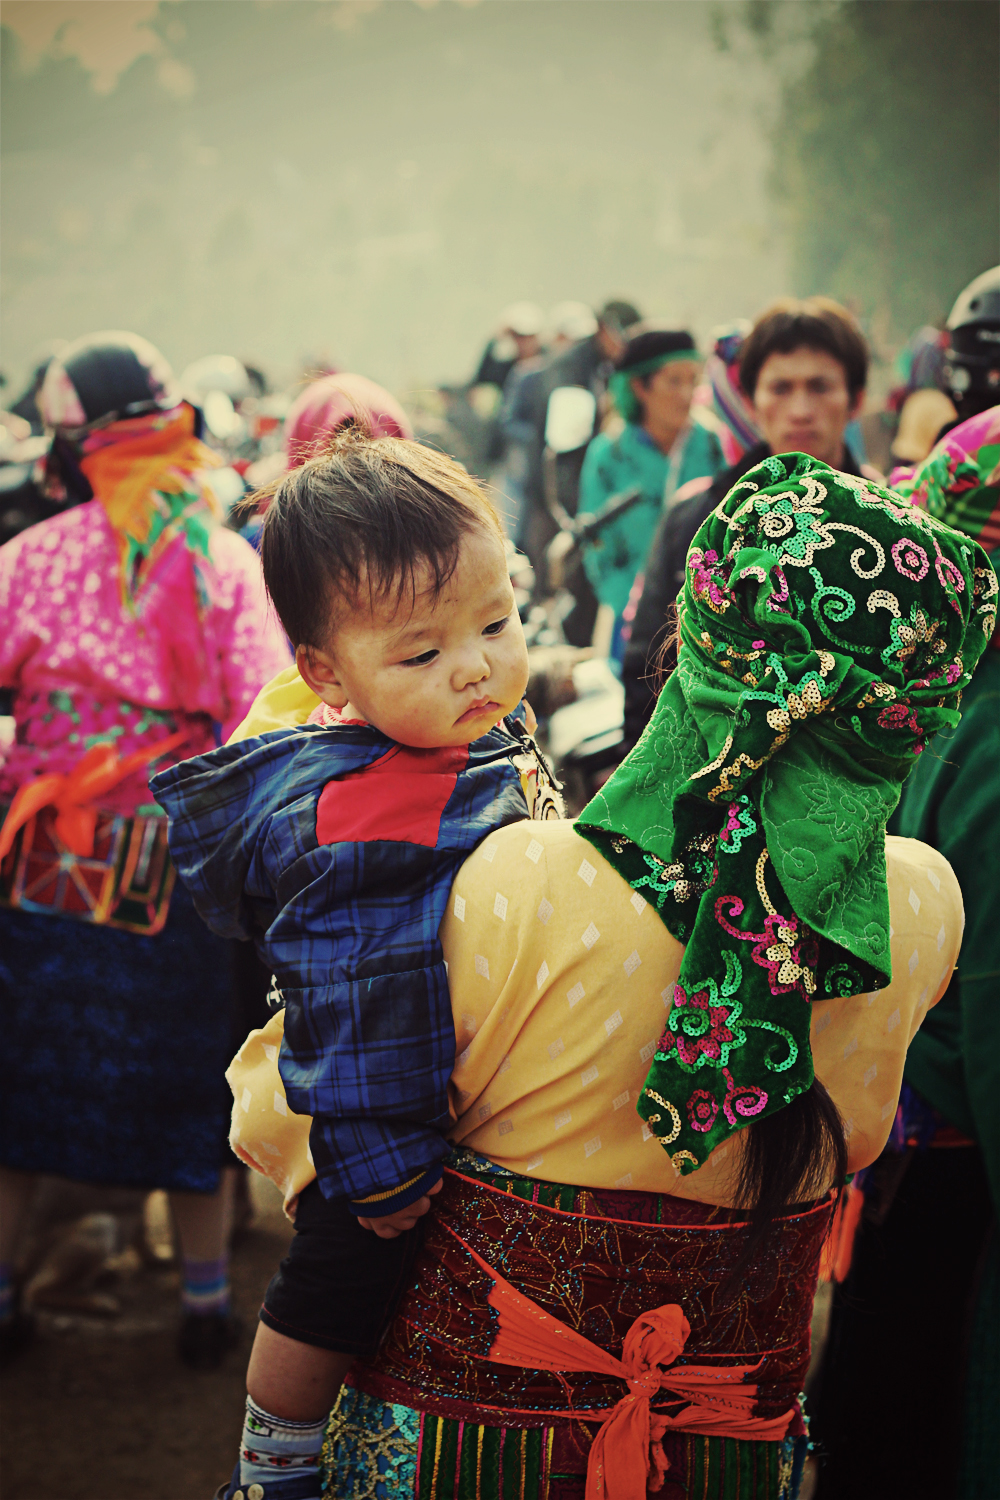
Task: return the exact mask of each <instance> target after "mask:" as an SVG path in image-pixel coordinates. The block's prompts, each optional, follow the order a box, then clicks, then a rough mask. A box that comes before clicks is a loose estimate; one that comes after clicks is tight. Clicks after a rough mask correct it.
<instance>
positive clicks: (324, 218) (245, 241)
mask: <svg viewBox="0 0 1000 1500" xmlns="http://www.w3.org/2000/svg"><path fill="white" fill-rule="evenodd" d="M998 15H1000V9H998V7H997V6H996V5H995V4H992V3H991V0H893V3H888V0H846V3H843V4H838V3H836V0H816V3H813V0H790V3H774V4H768V3H766V0H750V3H749V4H744V3H741V0H731V3H726V4H715V3H710V0H480V3H458V0H440V3H428V0H424V3H420V4H418V3H416V0H319V3H314V0H164V3H157V0H7V3H6V4H5V5H3V8H2V11H0V20H2V23H3V28H4V29H3V33H2V57H0V62H2V78H0V87H2V137H0V141H2V165H3V177H2V210H3V212H2V278H3V279H2V324H0V332H2V368H3V371H4V373H5V374H6V375H7V377H8V380H9V381H10V384H11V387H12V388H14V389H15V390H16V389H19V388H20V385H21V383H22V382H23V381H24V380H25V379H26V377H27V373H28V370H29V367H30V364H31V362H32V359H33V357H34V356H35V355H36V353H37V352H38V351H39V350H40V348H41V346H43V345H44V344H45V343H46V341H48V340H52V339H58V338H73V337H76V336H77V335H79V334H82V333H86V332H89V331H92V330H95V329H98V328H101V327H121V328H130V329H134V330H135V331H137V332H140V333H142V334H144V335H145V336H146V337H148V338H150V339H152V340H153V341H154V342H155V343H156V344H158V345H159V346H160V347H161V348H162V349H163V351H164V353H166V355H167V356H168V358H169V359H170V360H171V362H172V363H173V364H174V366H175V368H177V369H178V370H179V369H181V368H182V367H183V366H184V365H185V364H187V363H188V362H189V361H190V360H192V359H194V358H196V357H197V356H199V355H202V354H207V353H231V354H235V355H237V356H239V357H242V358H244V359H250V360H253V361H254V362H255V363H260V364H262V365H263V367H264V368H265V369H266V371H267V372H268V374H269V376H270V377H271V378H272V380H273V381H275V382H277V383H279V384H280V383H283V382H284V381H286V380H288V379H290V378H292V377H293V376H294V375H295V374H296V373H297V372H298V371H299V370H300V369H301V368H302V366H303V364H306V365H316V364H318V363H320V362H322V361H325V360H330V361H333V362H334V363H335V364H337V365H338V366H340V367H341V368H346V369H356V370H361V371H363V372H364V373H366V374H368V375H370V376H371V377H373V378H374V379H375V380H378V381H380V382H382V383H383V384H385V385H387V386H389V387H390V388H391V389H393V390H396V391H397V392H399V393H400V394H402V395H404V397H405V396H406V395H407V394H409V393H412V392H414V391H416V390H418V389H420V388H422V387H425V386H427V385H429V384H433V383H437V382H439V381H449V380H454V381H459V380H462V379H464V378H468V376H469V375H471V373H472V370H473V368H474V366H475V362H476V359H477V356H478V354H479V352H480V351H481V348H482V346H483V344H484V343H485V341H486V339H487V337H488V336H489V334H490V333H491V332H492V331H493V329H494V328H495V326H496V322H497V316H498V314H499V312H500V310H501V308H503V306H504V305H505V304H506V303H508V302H511V301H514V300H519V299H523V298H528V299H531V300H534V301H537V302H540V303H541V304H542V305H543V306H550V305H551V304H552V303H554V302H557V301H560V300H562V299H566V298H577V299H581V300H583V301H586V302H590V303H591V304H593V305H598V304H600V303H601V302H603V301H605V300H606V299H607V298H609V297H627V298H628V299H629V300H632V301H635V302H636V303H637V304H638V305H639V307H640V308H641V309H642V311H643V312H644V313H645V314H647V315H655V316H660V317H665V318H668V319H671V320H672V321H674V322H675V323H677V324H678V325H682V326H688V327H691V328H692V330H693V331H694V332H695V333H696V334H697V335H698V336H700V337H702V338H704V336H705V335H706V334H707V332H708V330H709V329H710V328H711V327H712V326H713V325H714V324H717V323H719V322H722V321H723V320H727V319H731V318H734V317H740V316H753V315H754V314H755V313H757V312H758V311H760V310H761V308H762V307H763V306H764V305H765V304H766V303H767V302H768V301H769V300H770V299H772V298H774V297H775V296H778V295H780V294H782V293H787V292H789V291H794V292H799V293H808V292H814V291H823V292H829V293H832V294H834V295H837V296H839V297H841V298H843V299H845V300H848V301H849V302H850V304H851V305H852V306H853V307H854V308H855V309H856V310H857V311H858V313H859V315H860V316H861V317H862V319H863V321H864V323H865V326H866V329H867V330H868V332H869V335H870V337H872V339H873V341H874V343H875V345H876V349H877V351H878V352H879V353H881V354H882V355H883V356H887V355H889V354H891V352H892V350H893V348H894V347H896V346H898V344H899V343H900V342H901V341H902V340H903V339H904V338H905V337H906V335H907V334H908V333H909V332H910V331H911V330H912V329H913V328H914V327H915V326H916V325H917V324H919V323H923V322H927V321H933V320H935V319H940V318H942V317H943V316H944V315H946V313H947V311H948V308H949V306H950V304H951V302H952V300H953V299H954V297H955V295H956V294H957V293H958V291H959V290H960V289H961V288H962V286H963V285H964V284H965V283H966V282H967V281H968V280H969V279H970V278H971V277H972V276H974V275H975V274H977V273H978V272H979V271H982V270H983V269H985V268H986V267H987V266H988V265H990V264H993V263H995V262H996V261H997V260H998V259H1000V252H998V247H997V238H998V229H997V225H998V216H1000V202H998V185H997V184H998V149H997V139H998V84H997V49H998V44H1000V33H998Z"/></svg>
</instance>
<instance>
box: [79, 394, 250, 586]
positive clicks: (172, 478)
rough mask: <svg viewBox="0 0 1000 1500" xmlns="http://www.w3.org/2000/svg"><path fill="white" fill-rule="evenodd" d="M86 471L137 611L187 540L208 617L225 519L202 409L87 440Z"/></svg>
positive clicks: (142, 420)
mask: <svg viewBox="0 0 1000 1500" xmlns="http://www.w3.org/2000/svg"><path fill="white" fill-rule="evenodd" d="M83 451H84V457H83V458H82V459H81V461H80V468H81V469H82V470H83V472H84V474H85V475H86V476H87V479H88V480H89V482H90V486H91V488H92V489H93V491H94V494H95V496H96V497H97V499H98V500H99V501H100V503H101V505H102V506H103V507H104V510H105V512H106V514H107V517H108V520H109V521H110V523H111V526H112V529H113V530H114V532H115V535H116V536H117V538H118V543H119V550H120V555H121V567H120V573H119V577H120V583H121V595H122V603H123V604H124V605H125V606H126V608H127V609H128V610H129V611H130V612H131V613H133V614H136V613H139V612H140V610H141V608H142V599H141V595H142V593H143V589H144V586H145V584H146V582H147V581H148V580H149V578H150V575H151V574H152V573H153V570H154V569H155V568H156V566H157V564H158V563H159V561H160V559H161V558H162V557H163V555H164V554H165V553H166V552H167V550H168V549H169V548H170V546H171V544H172V543H174V542H176V541H180V542H181V543H182V545H183V547H184V548H185V549H186V552H187V554H188V555H189V559H190V562H191V564H192V565H193V569H194V584H195V599H196V602H197V605H198V608H199V612H200V613H204V610H205V608H207V605H208V588H207V586H206V584H205V579H204V574H203V572H202V571H200V569H199V562H200V563H201V564H202V565H205V564H207V562H208V555H209V538H210V535H211V532H212V530H213V529H214V527H215V526H216V525H218V523H219V521H220V519H221V510H220V507H219V504H218V502H217V500H216V499H215V496H214V495H213V494H212V491H211V490H210V489H209V488H208V486H207V485H206V484H205V483H204V481H203V479H202V478H201V477H200V475H201V473H202V472H203V471H204V470H206V469H214V468H218V466H219V465H220V463H221V459H219V458H218V457H217V456H216V454H214V453H213V452H212V450H211V449H210V448H207V447H206V446H205V444H204V443H202V442H199V440H198V439H197V438H196V437H195V435H194V411H193V409H192V408H191V407H190V406H186V405H185V406H181V407H180V409H179V411H178V410H174V411H170V412H156V413H154V414H153V415H152V416H145V417H135V418H132V419H130V420H126V421H123V422H115V423H114V424H113V425H112V426H111V427H106V428H103V429H102V430H101V431H99V432H97V433H95V434H94V435H93V436H92V437H91V438H89V439H87V440H86V441H85V442H84V448H83Z"/></svg>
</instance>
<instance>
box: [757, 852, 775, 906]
mask: <svg viewBox="0 0 1000 1500" xmlns="http://www.w3.org/2000/svg"><path fill="white" fill-rule="evenodd" d="M769 859H770V855H769V854H768V852H767V850H766V849H762V850H761V855H760V858H759V859H758V861H757V870H756V873H755V877H754V878H755V879H756V881H757V894H758V895H759V896H760V899H761V901H763V903H764V910H765V911H766V912H767V914H768V916H769V917H776V916H777V915H778V912H777V908H776V907H774V906H772V905H771V898H770V896H769V895H768V894H767V886H766V885H765V884H764V866H765V865H766V864H767V861H768V860H769Z"/></svg>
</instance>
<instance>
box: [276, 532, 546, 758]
mask: <svg viewBox="0 0 1000 1500" xmlns="http://www.w3.org/2000/svg"><path fill="white" fill-rule="evenodd" d="M415 582H416V589H417V592H416V598H415V599H412V600H411V598H410V596H409V595H408V594H404V597H403V598H402V599H401V600H399V601H396V600H395V599H393V600H382V601H376V602H375V604H374V607H369V606H368V604H367V601H366V602H365V604H363V605H362V604H360V603H359V605H358V607H357V608H356V609H355V610H353V611H351V612H350V613H349V614H348V615H347V616H346V617H345V618H343V619H342V620H341V621H340V622H339V623H338V624H337V626H336V628H335V629H334V631H333V634H332V637H331V639H330V642H329V644H328V646H327V648H326V649H325V650H309V649H307V648H306V647H302V646H300V647H299V650H298V651H297V652H296V660H297V662H298V664H299V670H300V672H301V673H302V675H303V677H304V678H305V679H306V681H307V682H308V683H309V686H310V687H311V688H313V690H314V692H316V693H317V694H318V695H319V697H321V698H322V699H323V701H324V702H326V703H329V704H331V705H332V706H333V707H334V708H337V709H340V710H342V711H343V712H345V713H347V716H348V717H350V718H360V719H364V720H366V721H367V722H368V723H369V724H373V725H374V726H375V728H376V729H380V730H381V731H382V733H383V734H387V735H388V736H389V738H390V739H393V740H396V741H398V742H399V743H400V744H403V745H412V746H414V747H416V748H421V749H430V748H436V747H439V746H445V745H468V744H471V743H472V741H473V740H475V739H478V738H479V736H480V735H483V734H486V733H487V731H488V730H490V729H491V728H492V727H493V725H494V724H496V723H497V721H498V720H499V719H501V718H503V717H504V716H505V715H506V714H509V713H511V712H512V711H513V710H514V709H515V708H516V707H517V705H518V703H520V701H521V698H522V696H523V695H524V690H525V687H526V686H527V682H528V652H527V647H526V646H525V642H524V632H523V630H522V629H521V621H520V619H519V617H518V613H517V610H516V608H515V607H514V591H513V589H512V587H511V583H510V578H509V576H508V572H507V561H506V557H505V555H504V549H503V544H502V543H501V541H500V538H499V537H497V536H494V535H493V534H492V533H491V532H488V531H487V530H486V529H485V528H483V527H477V528H476V529H475V530H472V531H469V532H468V533H466V535H465V536H464V537H463V538H462V543H461V547H460V549H459V554H458V562H457V564H456V567H455V571H454V573H453V574H452V575H451V578H450V579H449V580H448V582H447V583H446V584H445V585H444V587H443V589H442V590H441V592H440V594H438V595H437V596H435V595H434V593H433V591H432V589H431V588H430V587H429V584H430V576H429V571H428V569H427V568H426V567H423V568H419V567H418V568H417V569H416V577H415Z"/></svg>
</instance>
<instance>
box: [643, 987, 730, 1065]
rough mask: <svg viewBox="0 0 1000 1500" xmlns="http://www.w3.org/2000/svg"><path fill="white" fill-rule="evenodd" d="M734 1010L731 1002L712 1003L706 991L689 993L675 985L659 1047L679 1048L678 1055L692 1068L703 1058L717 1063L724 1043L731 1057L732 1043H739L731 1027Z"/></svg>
mask: <svg viewBox="0 0 1000 1500" xmlns="http://www.w3.org/2000/svg"><path fill="white" fill-rule="evenodd" d="M732 1009H733V1007H732V1006H731V1005H718V1004H716V1005H712V1004H711V1003H710V1000H709V994H708V991H707V990H697V991H696V992H695V993H694V994H693V995H691V996H688V995H687V994H686V993H685V990H684V987H683V985H680V984H677V985H675V986H674V1005H673V1010H672V1011H671V1013H670V1022H669V1024H668V1026H667V1029H666V1031H665V1032H664V1033H663V1036H662V1037H661V1038H660V1049H659V1050H660V1051H661V1052H672V1051H673V1050H674V1048H676V1049H677V1056H678V1058H679V1059H680V1061H681V1062H682V1063H684V1064H685V1065H686V1066H687V1067H689V1068H693V1067H696V1066H697V1064H698V1059H699V1058H700V1057H705V1058H708V1059H709V1060H710V1061H711V1062H718V1061H719V1059H720V1058H722V1057H723V1047H724V1046H725V1047H726V1057H728V1055H729V1046H731V1045H733V1043H735V1042H736V1037H735V1036H734V1034H733V1032H732V1030H731V1028H730V1026H729V1018H730V1015H731V1014H732ZM675 1027H676V1028H677V1029H676V1030H675V1029H674V1028H675ZM727 1044H728V1045H727ZM724 1060H725V1059H724V1058H723V1061H724Z"/></svg>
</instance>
